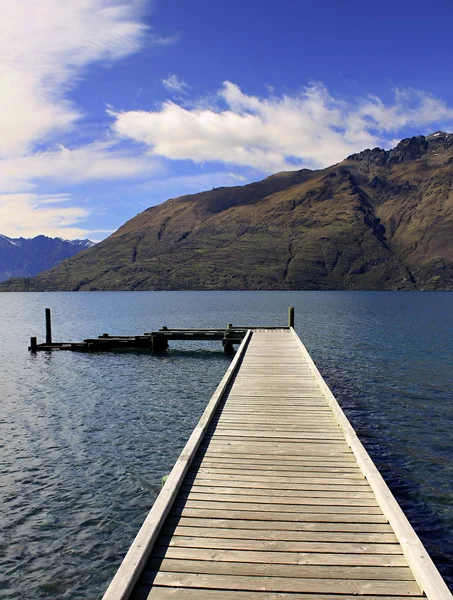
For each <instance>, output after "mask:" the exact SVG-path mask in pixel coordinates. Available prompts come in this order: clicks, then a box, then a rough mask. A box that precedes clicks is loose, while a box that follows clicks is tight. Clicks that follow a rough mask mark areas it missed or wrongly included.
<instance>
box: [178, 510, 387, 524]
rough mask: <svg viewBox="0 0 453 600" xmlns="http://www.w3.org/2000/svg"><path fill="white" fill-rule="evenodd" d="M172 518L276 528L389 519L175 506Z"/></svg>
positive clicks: (373, 516) (375, 516)
mask: <svg viewBox="0 0 453 600" xmlns="http://www.w3.org/2000/svg"><path fill="white" fill-rule="evenodd" d="M171 515H172V516H182V517H196V518H200V517H202V518H206V519H227V518H228V519H240V520H246V519H250V520H252V521H272V522H273V523H274V526H275V527H278V525H275V523H276V522H277V521H291V520H293V521H294V522H296V523H300V522H303V521H305V522H307V523H308V522H314V523H387V522H388V521H387V519H386V518H385V517H384V515H382V514H375V515H368V514H357V513H355V511H354V514H351V513H324V514H323V513H319V512H315V511H313V512H312V513H291V512H274V511H260V510H249V511H243V510H234V509H230V508H229V509H219V508H217V509H214V508H207V507H203V508H192V507H187V506H185V507H177V506H174V507H173V508H172V511H171Z"/></svg>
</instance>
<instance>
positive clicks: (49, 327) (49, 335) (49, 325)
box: [46, 308, 52, 345]
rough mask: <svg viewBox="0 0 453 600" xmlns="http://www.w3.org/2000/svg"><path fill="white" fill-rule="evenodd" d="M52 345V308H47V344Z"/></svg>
mask: <svg viewBox="0 0 453 600" xmlns="http://www.w3.org/2000/svg"><path fill="white" fill-rule="evenodd" d="M51 343H52V320H51V317H50V308H46V344H49V345H50V344H51Z"/></svg>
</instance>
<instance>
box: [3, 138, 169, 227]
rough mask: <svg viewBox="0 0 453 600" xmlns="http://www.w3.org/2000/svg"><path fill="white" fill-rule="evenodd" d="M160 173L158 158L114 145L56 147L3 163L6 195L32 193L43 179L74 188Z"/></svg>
mask: <svg viewBox="0 0 453 600" xmlns="http://www.w3.org/2000/svg"><path fill="white" fill-rule="evenodd" d="M161 171H162V167H161V165H160V162H159V160H158V159H156V158H153V157H148V156H141V157H137V156H136V155H135V154H132V153H131V152H130V151H126V150H121V149H119V148H117V147H115V145H114V144H113V142H94V143H92V144H88V145H86V146H82V147H80V148H76V149H69V148H65V147H64V146H62V145H56V146H55V147H54V148H52V149H49V150H46V151H44V152H36V153H35V154H31V155H28V156H13V157H11V158H7V159H3V160H0V182H1V188H2V191H4V192H18V191H24V190H27V189H28V190H30V189H33V188H34V187H35V186H36V185H37V183H38V182H39V180H43V179H48V180H52V181H53V182H61V183H64V184H66V185H74V184H78V183H84V182H89V181H96V180H103V179H105V180H115V179H127V178H131V177H140V176H144V175H145V174H146V175H149V174H151V173H154V174H156V173H159V172H161ZM0 223H1V221H0Z"/></svg>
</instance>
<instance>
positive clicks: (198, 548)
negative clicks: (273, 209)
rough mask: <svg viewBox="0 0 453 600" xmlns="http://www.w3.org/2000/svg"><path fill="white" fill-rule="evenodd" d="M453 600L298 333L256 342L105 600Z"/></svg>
mask: <svg viewBox="0 0 453 600" xmlns="http://www.w3.org/2000/svg"><path fill="white" fill-rule="evenodd" d="M357 595H360V596H361V597H362V598H363V600H378V598H379V599H380V600H386V599H392V600H401V599H402V598H413V599H415V598H420V597H428V598H429V599H430V600H447V599H451V598H452V596H451V594H450V592H449V590H448V588H447V586H446V585H445V583H444V582H443V580H442V578H441V577H440V575H439V573H438V572H437V570H436V568H435V567H434V565H433V563H432V561H431V559H430V558H429V556H428V555H427V553H426V551H425V549H424V548H423V546H422V544H421V542H420V540H419V539H418V538H417V536H416V534H415V533H414V531H413V530H412V527H411V526H410V524H409V523H408V521H407V519H406V518H405V517H404V514H403V513H402V511H401V509H400V508H399V506H398V504H397V503H396V501H395V500H394V498H393V496H392V495H391V493H390V491H389V489H388V487H387V486H386V484H385V483H384V481H383V480H382V477H381V476H380V475H379V473H378V471H377V470H376V467H375V466H374V464H373V463H372V461H371V459H370V458H369V456H368V454H367V453H366V451H365V450H364V448H363V446H362V445H361V443H360V441H359V440H358V438H357V436H356V435H355V432H354V430H353V429H352V427H351V425H350V423H349V422H348V421H347V419H346V417H345V416H344V414H343V412H342V411H341V408H340V407H339V406H338V404H337V402H336V400H335V398H334V397H333V395H332V393H331V392H330V390H329V388H328V387H327V385H326V384H325V382H324V380H323V379H322V377H321V376H320V374H319V372H318V371H317V369H316V366H315V365H314V363H313V361H312V360H311V358H310V356H309V354H308V352H307V351H306V349H305V347H304V346H303V344H302V343H301V341H300V340H299V338H298V337H297V335H296V334H295V332H294V330H293V329H292V328H288V329H282V328H279V329H275V330H273V329H269V328H266V329H262V330H260V329H255V330H253V331H248V333H247V335H246V337H245V338H244V340H243V342H242V344H241V346H240V348H239V350H238V352H237V353H236V356H235V358H234V360H233V363H232V365H231V366H230V368H229V370H228V372H227V374H226V375H225V377H224V379H223V380H222V382H221V384H220V385H219V387H218V389H217V390H216V393H215V394H214V396H213V398H212V399H211V401H210V403H209V405H208V407H207V409H206V411H205V413H204V415H203V417H202V419H201V421H200V424H199V425H198V426H197V428H196V429H195V430H194V433H193V434H192V436H191V438H190V440H189V442H188V444H187V446H186V448H185V449H184V450H183V452H182V454H181V456H180V458H179V459H178V462H177V464H176V465H175V468H174V469H173V471H172V473H171V474H170V476H169V478H168V480H167V482H166V484H165V486H164V488H163V490H162V493H161V494H160V496H159V498H158V499H157V501H156V503H155V505H154V507H153V509H152V510H151V512H150V514H149V515H148V517H147V519H146V521H145V523H144V525H143V527H142V529H141V530H140V532H139V534H138V536H137V538H136V540H135V541H134V542H133V544H132V546H131V549H130V550H129V552H128V554H127V556H126V558H125V560H124V561H123V564H122V565H121V567H120V569H119V570H118V572H117V574H116V576H115V578H114V580H113V581H112V583H111V585H110V587H109V588H108V590H107V592H106V594H105V596H104V600H126V599H127V598H133V599H134V600H145V599H146V600H154V599H156V600H157V599H161V600H166V599H170V598H178V599H179V598H180V599H182V600H277V599H279V600H296V599H298V600H314V598H315V597H316V600H340V599H341V600H352V598H353V597H357Z"/></svg>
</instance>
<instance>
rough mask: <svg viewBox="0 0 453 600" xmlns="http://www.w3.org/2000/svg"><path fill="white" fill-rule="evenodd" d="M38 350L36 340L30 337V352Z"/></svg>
mask: <svg viewBox="0 0 453 600" xmlns="http://www.w3.org/2000/svg"><path fill="white" fill-rule="evenodd" d="M37 348H38V342H37V339H36V338H35V337H31V338H30V348H29V350H30V352H36V351H37Z"/></svg>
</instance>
